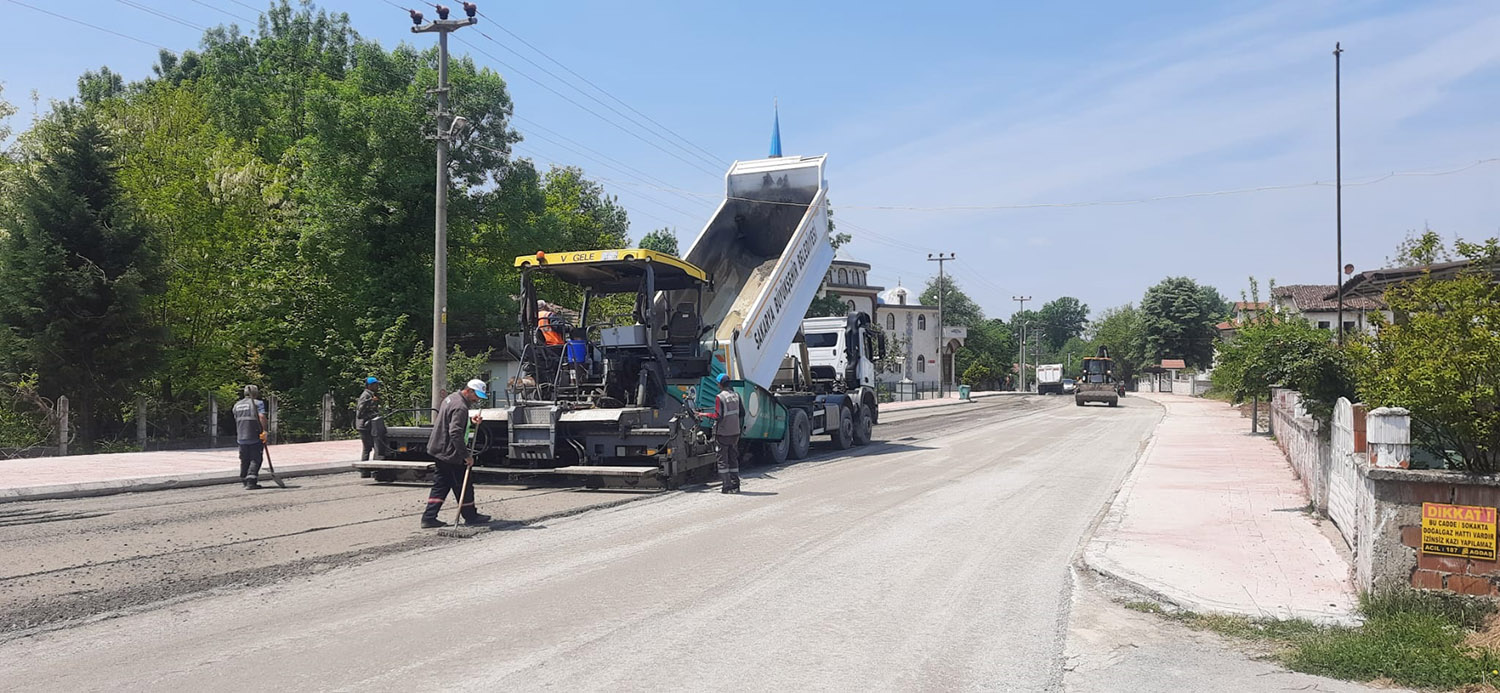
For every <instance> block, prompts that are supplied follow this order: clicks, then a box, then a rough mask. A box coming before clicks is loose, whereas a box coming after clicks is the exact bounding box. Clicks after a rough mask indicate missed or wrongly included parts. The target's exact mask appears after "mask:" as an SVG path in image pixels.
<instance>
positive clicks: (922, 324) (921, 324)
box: [917, 315, 927, 330]
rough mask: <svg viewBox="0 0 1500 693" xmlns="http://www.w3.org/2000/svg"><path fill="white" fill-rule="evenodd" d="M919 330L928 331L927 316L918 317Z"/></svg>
mask: <svg viewBox="0 0 1500 693" xmlns="http://www.w3.org/2000/svg"><path fill="white" fill-rule="evenodd" d="M917 329H919V330H925V329H927V316H925V315H918V316H917Z"/></svg>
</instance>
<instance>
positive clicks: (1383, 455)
mask: <svg viewBox="0 0 1500 693" xmlns="http://www.w3.org/2000/svg"><path fill="white" fill-rule="evenodd" d="M1365 435H1366V446H1367V449H1368V450H1369V453H1370V465H1371V466H1373V467H1386V468H1391V469H1406V468H1408V467H1410V466H1411V412H1409V411H1407V410H1405V409H1402V408H1401V407H1380V408H1379V409H1376V410H1374V411H1371V412H1370V413H1369V414H1367V415H1366V416H1365Z"/></svg>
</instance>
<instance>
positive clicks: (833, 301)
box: [802, 290, 849, 318]
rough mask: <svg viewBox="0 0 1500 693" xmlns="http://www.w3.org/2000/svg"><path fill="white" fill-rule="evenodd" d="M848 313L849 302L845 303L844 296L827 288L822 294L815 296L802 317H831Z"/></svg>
mask: <svg viewBox="0 0 1500 693" xmlns="http://www.w3.org/2000/svg"><path fill="white" fill-rule="evenodd" d="M848 314H849V304H847V303H844V297H842V296H840V295H838V294H837V293H835V292H833V291H826V290H825V291H824V292H823V295H822V296H818V297H816V298H814V299H813V300H812V303H810V304H808V306H807V312H806V313H805V314H803V316H802V317H805V318H830V317H834V316H839V315H848Z"/></svg>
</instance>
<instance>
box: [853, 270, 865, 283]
mask: <svg viewBox="0 0 1500 693" xmlns="http://www.w3.org/2000/svg"><path fill="white" fill-rule="evenodd" d="M854 283H856V284H858V285H860V286H864V285H865V273H864V272H863V271H859V270H856V271H855V272H854Z"/></svg>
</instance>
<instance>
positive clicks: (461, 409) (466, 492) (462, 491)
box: [422, 379, 490, 529]
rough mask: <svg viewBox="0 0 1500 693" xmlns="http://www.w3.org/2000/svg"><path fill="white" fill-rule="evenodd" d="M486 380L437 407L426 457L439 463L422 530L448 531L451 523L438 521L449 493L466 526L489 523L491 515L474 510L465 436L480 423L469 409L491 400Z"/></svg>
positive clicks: (471, 457)
mask: <svg viewBox="0 0 1500 693" xmlns="http://www.w3.org/2000/svg"><path fill="white" fill-rule="evenodd" d="M488 396H489V394H488V393H487V392H485V385H484V381H483V380H479V379H474V380H470V381H469V383H468V385H466V386H465V387H464V389H462V390H459V391H458V392H455V393H453V394H451V395H448V396H447V397H446V398H445V399H443V403H442V405H441V406H439V407H438V413H437V418H436V419H435V420H433V422H432V435H430V436H428V438H427V454H429V455H432V457H433V458H434V459H436V460H437V464H434V465H433V474H432V490H431V491H430V492H428V494H427V510H426V511H424V512H423V513H422V528H423V529H433V528H436V527H447V526H448V523H446V522H443V521H442V520H439V519H438V511H439V510H442V508H443V501H445V500H447V498H448V492H449V491H452V492H453V494H454V495H455V496H457V497H458V505H459V512H458V514H459V515H460V516H462V517H463V520H464V524H467V525H483V524H488V523H489V521H490V516H489V515H481V514H479V510H478V509H476V508H475V506H474V482H473V481H472V480H471V479H470V478H469V474H468V472H469V468H470V467H473V466H474V454H473V453H472V452H471V451H470V450H469V443H468V441H467V440H465V435H464V434H465V432H466V431H467V430H468V427H469V424H470V423H471V422H472V423H477V419H478V418H479V417H478V416H477V415H476V416H475V417H474V418H473V420H471V419H470V417H469V407H470V406H471V405H473V404H477V403H478V402H479V401H480V400H482V399H485V398H486V397H488Z"/></svg>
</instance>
